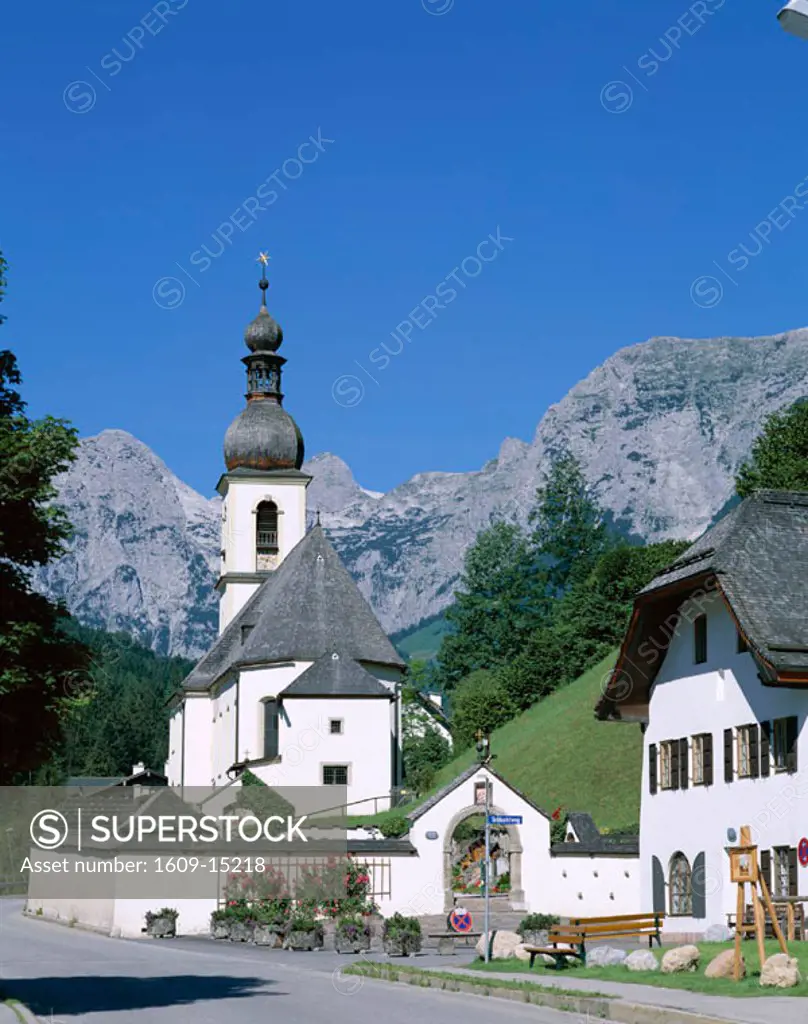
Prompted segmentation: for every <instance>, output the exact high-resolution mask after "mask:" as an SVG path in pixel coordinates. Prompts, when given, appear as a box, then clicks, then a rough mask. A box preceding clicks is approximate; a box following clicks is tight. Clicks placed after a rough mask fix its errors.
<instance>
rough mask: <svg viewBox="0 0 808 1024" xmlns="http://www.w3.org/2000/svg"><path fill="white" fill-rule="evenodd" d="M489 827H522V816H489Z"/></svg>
mask: <svg viewBox="0 0 808 1024" xmlns="http://www.w3.org/2000/svg"><path fill="white" fill-rule="evenodd" d="M488 824H489V825H521V824H522V816H521V814H489V815H488Z"/></svg>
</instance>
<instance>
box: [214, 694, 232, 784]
mask: <svg viewBox="0 0 808 1024" xmlns="http://www.w3.org/2000/svg"><path fill="white" fill-rule="evenodd" d="M210 712H211V727H212V739H213V742H212V750H211V754H212V764H211V773H210V784H211V785H212V786H222V785H224V784H226V783H227V781H228V775H227V770H228V769H229V768H230V767H231V766H232V765H233V764H234V763H235V762H236V760H237V756H236V716H237V714H238V709H237V697H236V681H235V679H233V678H231V679H228V680H227V682H226V683H225V685H224V686H223V687H222V688H221V689H220V690H218V691H217V693H216V695H215V696H214V697H213V698H212V699H211V701H210Z"/></svg>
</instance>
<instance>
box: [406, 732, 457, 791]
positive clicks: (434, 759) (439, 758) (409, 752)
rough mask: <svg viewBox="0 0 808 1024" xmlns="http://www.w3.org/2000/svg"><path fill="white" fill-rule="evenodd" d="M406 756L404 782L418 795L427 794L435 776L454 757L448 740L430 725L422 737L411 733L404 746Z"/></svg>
mask: <svg viewBox="0 0 808 1024" xmlns="http://www.w3.org/2000/svg"><path fill="white" fill-rule="evenodd" d="M402 749H403V756H404V782H405V784H406V785H407V786H408V787H411V788H412V789H414V790H415V792H416V793H418V794H421V793H425V792H426V791H427V790H428V789H429V788H430V787H431V786H432V783H433V781H434V779H435V774H436V772H437V771H438V769H439V768H442V767H443V766H444V765H445V764H446V763H447V762H448V761H449V760H450V758H451V756H452V748H451V747H450V746H449V742H448V740H447V739H446V738H445V737H444V736H442V735H441V733H439V732H438V731H437V729H432V728H430V727H429V726H428V725H427V726H425V727H424V731H423V733H422V734H421V735H418V734H416V733H414V732H410V734H409V735H407V736H405V737H404V743H403V745H402Z"/></svg>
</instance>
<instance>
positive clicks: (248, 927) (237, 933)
mask: <svg viewBox="0 0 808 1024" xmlns="http://www.w3.org/2000/svg"><path fill="white" fill-rule="evenodd" d="M254 934H255V925H254V924H253V922H252V921H233V923H232V924H231V925H230V941H231V942H252V940H253V935H254Z"/></svg>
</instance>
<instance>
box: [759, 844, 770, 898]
mask: <svg viewBox="0 0 808 1024" xmlns="http://www.w3.org/2000/svg"><path fill="white" fill-rule="evenodd" d="M760 873H761V875H762V876H763V879H764V881H765V882H766V887H767V888H768V890H769V892H770V893H771V891H772V852H771V850H761V851H760Z"/></svg>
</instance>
